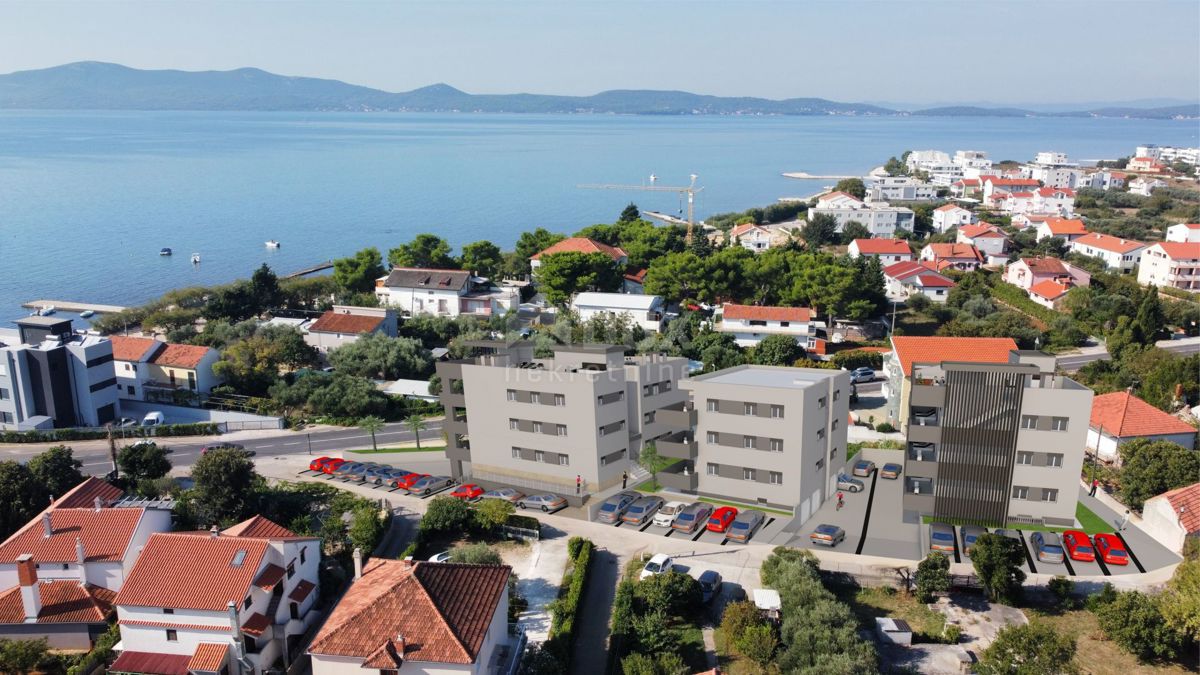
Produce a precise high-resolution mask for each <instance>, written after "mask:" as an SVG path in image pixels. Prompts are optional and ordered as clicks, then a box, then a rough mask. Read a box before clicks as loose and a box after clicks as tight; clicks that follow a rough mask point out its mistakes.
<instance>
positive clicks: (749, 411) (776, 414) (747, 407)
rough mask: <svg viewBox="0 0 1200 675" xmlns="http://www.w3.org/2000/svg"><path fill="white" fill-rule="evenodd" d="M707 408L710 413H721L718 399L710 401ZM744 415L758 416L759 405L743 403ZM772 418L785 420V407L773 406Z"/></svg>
mask: <svg viewBox="0 0 1200 675" xmlns="http://www.w3.org/2000/svg"><path fill="white" fill-rule="evenodd" d="M707 408H708V412H721V411H720V409H719V408H720V402H718V401H717V399H715V398H710V399H708V404H707ZM742 414H743V415H749V416H751V417H753V416H756V415H758V404H757V403H743V404H742ZM771 417H772V418H774V419H783V406H781V405H772V406H771Z"/></svg>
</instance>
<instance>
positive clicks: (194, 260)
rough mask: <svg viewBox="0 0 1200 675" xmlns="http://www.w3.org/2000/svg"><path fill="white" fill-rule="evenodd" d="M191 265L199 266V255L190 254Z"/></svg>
mask: <svg viewBox="0 0 1200 675" xmlns="http://www.w3.org/2000/svg"><path fill="white" fill-rule="evenodd" d="M192 264H193V265H199V264H200V254H199V253H193V254H192Z"/></svg>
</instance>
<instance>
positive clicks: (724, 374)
mask: <svg viewBox="0 0 1200 675" xmlns="http://www.w3.org/2000/svg"><path fill="white" fill-rule="evenodd" d="M842 372H845V371H842V370H825V369H820V368H789V367H787V366H753V365H745V366H736V367H734V368H726V369H725V370H718V371H717V372H715V373H709V374H707V375H699V376H696V377H693V378H691V379H692V380H695V381H698V382H711V383H713V384H736V385H744V386H751V387H774V388H777V389H805V388H807V387H810V386H812V385H814V384H817V383H821V382H825V381H826V380H829V379H830V378H833V377H836V376H837V374H838V373H842Z"/></svg>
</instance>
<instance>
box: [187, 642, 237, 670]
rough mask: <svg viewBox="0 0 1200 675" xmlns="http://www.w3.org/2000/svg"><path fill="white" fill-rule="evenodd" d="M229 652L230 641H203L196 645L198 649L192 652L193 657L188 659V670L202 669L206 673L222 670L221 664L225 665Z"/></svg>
mask: <svg viewBox="0 0 1200 675" xmlns="http://www.w3.org/2000/svg"><path fill="white" fill-rule="evenodd" d="M228 653H229V643H227V642H226V643H220V644H216V643H212V642H201V643H200V644H198V645H196V651H194V652H192V659H191V660H190V661H188V664H187V667H188V670H191V671H196V670H201V671H204V672H206V673H217V672H220V671H221V666H223V665H225V657H226V655H227V654H228Z"/></svg>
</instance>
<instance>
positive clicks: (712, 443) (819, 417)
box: [658, 365, 850, 521]
mask: <svg viewBox="0 0 1200 675" xmlns="http://www.w3.org/2000/svg"><path fill="white" fill-rule="evenodd" d="M680 386H681V387H682V388H683V389H686V390H688V391H689V392H690V393H691V401H692V403H691V405H690V406H688V407H687V408H686V409H687V410H688V411H694V412H692V413H691V414H692V415H693V427H694V431H693V432H692V433H691V434H690V436H689V435H688V434H686V433H684V434H682V435H681V436H682V437H681V438H680V439H679V442H675V443H672V442H662V441H660V442H659V443H658V451H659V453H660V454H664V455H667V456H671V457H681V458H683V459H685V460H687V461H685V462H680V463H679V464H676V465H675V466H673V467H672V469H673V470H675V471H672V472H670V473H668V474H667V475H666V476H665V477H664V475H663V474H660V480H662V481H663V482H664V483H666V484H667V485H668V486H670V487H675V488H678V489H684V490H685V491H689V492H694V493H697V494H700V495H704V496H710V497H718V498H724V499H734V500H737V501H740V502H746V503H756V502H757V503H759V504H762V505H764V506H770V507H773V508H781V509H788V510H794V511H795V512H796V514H797V515H799V516H800V519H801V521H804V520H807V519H808V518H809V517H810V516H811V515H812V514H813V513H815V512H816V510H817V509H818V508H819V507H820V506H821V504H822V503H823V502H824V501H825V499H827V498H828V497H829V496H830V495H832V494H834V493H835V492H836V491H837V489H836V484H837V475H838V473H839V472H840V471H841V470H842V467H843V466H844V465H845V463H846V425H847V423H848V420H849V410H850V409H849V400H850V376H849V373H847V372H845V371H840V370H820V369H810V368H787V367H771V366H750V365H746V366H737V367H734V368H728V369H725V370H721V371H717V372H715V373H708V374H706V375H700V376H698V377H693V378H689V379H687V380H684V381H683V382H681V383H680ZM681 465H682V467H681ZM677 467H680V468H678V469H677ZM685 472H686V473H685ZM676 480H683V481H685V482H684V484H682V485H679V484H677V483H675V481H676Z"/></svg>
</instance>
